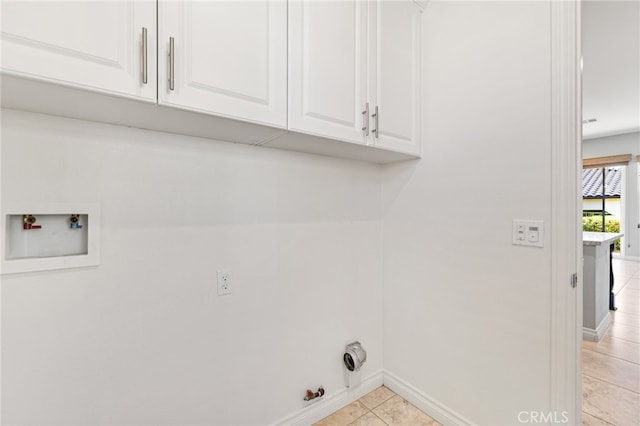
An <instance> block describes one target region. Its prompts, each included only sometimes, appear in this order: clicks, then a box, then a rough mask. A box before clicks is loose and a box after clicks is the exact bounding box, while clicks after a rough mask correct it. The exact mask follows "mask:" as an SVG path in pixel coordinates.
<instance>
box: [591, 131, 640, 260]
mask: <svg viewBox="0 0 640 426" xmlns="http://www.w3.org/2000/svg"><path fill="white" fill-rule="evenodd" d="M619 154H633V158H632V159H631V162H630V163H629V165H628V166H627V167H626V171H627V172H626V175H625V179H626V185H625V191H626V192H625V194H624V195H625V197H626V198H625V200H624V209H625V212H624V213H625V215H624V222H625V223H624V230H623V231H622V232H624V235H625V237H624V240H623V241H624V243H625V245H626V251H625V256H630V257H636V258H640V229H639V228H638V224H640V182H639V181H640V175H639V173H640V170H639V169H638V162H637V161H636V156H637V155H640V132H634V133H627V134H624V135H617V136H609V137H605V138H597V139H587V140H584V141H583V142H582V156H583V157H584V158H593V157H603V156H608V155H619Z"/></svg>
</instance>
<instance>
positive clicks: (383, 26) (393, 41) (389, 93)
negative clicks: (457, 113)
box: [369, 0, 422, 155]
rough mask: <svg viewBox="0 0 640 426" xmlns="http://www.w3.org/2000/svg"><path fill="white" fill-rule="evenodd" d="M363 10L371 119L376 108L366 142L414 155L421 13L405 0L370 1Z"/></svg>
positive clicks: (417, 145) (417, 128)
mask: <svg viewBox="0 0 640 426" xmlns="http://www.w3.org/2000/svg"><path fill="white" fill-rule="evenodd" d="M369 10H370V15H369V20H370V24H369V28H370V31H371V32H370V43H371V48H370V53H369V55H370V56H369V59H370V62H369V63H370V68H369V69H370V80H369V81H370V88H369V93H370V99H371V104H372V105H373V111H372V114H373V113H375V107H376V106H377V107H378V115H377V117H372V129H375V125H376V124H377V132H373V133H372V136H371V138H370V139H369V140H370V142H372V143H373V144H374V145H376V146H379V147H381V148H385V149H390V150H394V151H401V152H406V153H410V154H418V155H419V154H420V122H421V119H420V118H421V117H420V102H421V83H420V82H421V47H420V41H421V17H422V11H421V9H420V7H419V6H418V5H416V4H415V3H413V2H412V1H409V0H406V1H384V0H382V1H381V0H375V1H372V2H371V3H370V9H369ZM376 133H377V135H376Z"/></svg>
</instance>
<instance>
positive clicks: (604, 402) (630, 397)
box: [582, 259, 640, 426]
mask: <svg viewBox="0 0 640 426" xmlns="http://www.w3.org/2000/svg"><path fill="white" fill-rule="evenodd" d="M613 271H614V276H615V286H614V289H613V291H614V293H615V294H616V306H617V307H618V310H617V311H615V312H611V325H610V326H609V329H608V330H607V333H606V334H605V336H604V337H603V338H602V339H601V340H600V341H599V342H588V341H583V342H582V393H583V402H582V422H583V424H585V425H619V426H627V425H640V263H639V262H632V261H625V260H620V259H614V260H613Z"/></svg>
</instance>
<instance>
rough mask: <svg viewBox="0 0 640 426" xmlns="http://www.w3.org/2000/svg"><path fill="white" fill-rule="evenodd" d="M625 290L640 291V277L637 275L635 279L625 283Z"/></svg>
mask: <svg viewBox="0 0 640 426" xmlns="http://www.w3.org/2000/svg"><path fill="white" fill-rule="evenodd" d="M624 288H634V289H636V290H640V276H639V275H635V276H634V277H633V278H631V279H630V280H628V281H627V282H626V283H625V285H624Z"/></svg>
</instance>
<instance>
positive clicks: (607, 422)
mask: <svg viewBox="0 0 640 426" xmlns="http://www.w3.org/2000/svg"><path fill="white" fill-rule="evenodd" d="M582 414H588V415H590V416H591V417H595V418H596V419H598V420H600V421H601V422H605V423H606V424H607V425H611V426H615V423H611V422H610V421H609V420H605V419H603V418H601V417H598V416H594V415H593V414H591V413H589V412H588V411H584V410H582ZM583 417H584V416H583Z"/></svg>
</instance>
